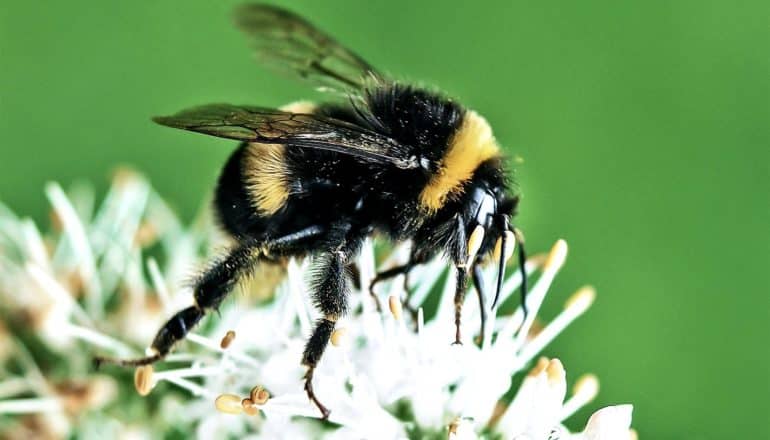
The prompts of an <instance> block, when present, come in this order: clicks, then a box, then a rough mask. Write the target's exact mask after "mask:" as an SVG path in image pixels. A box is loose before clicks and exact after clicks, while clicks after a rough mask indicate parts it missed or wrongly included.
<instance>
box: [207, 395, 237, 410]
mask: <svg viewBox="0 0 770 440" xmlns="http://www.w3.org/2000/svg"><path fill="white" fill-rule="evenodd" d="M214 406H215V407H216V408H217V411H219V412H223V413H225V414H240V413H241V412H243V405H242V404H241V398H240V397H238V396H236V395H235V394H220V395H219V397H217V398H216V400H214Z"/></svg>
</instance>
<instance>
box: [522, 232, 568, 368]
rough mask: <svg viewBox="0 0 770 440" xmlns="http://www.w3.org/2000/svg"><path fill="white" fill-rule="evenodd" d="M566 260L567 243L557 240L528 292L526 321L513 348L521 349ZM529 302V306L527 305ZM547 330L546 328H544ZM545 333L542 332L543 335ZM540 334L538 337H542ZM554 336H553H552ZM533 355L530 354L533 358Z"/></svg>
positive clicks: (525, 359)
mask: <svg viewBox="0 0 770 440" xmlns="http://www.w3.org/2000/svg"><path fill="white" fill-rule="evenodd" d="M566 258H567V242H566V241H564V240H558V241H557V242H556V243H555V244H554V245H553V247H552V248H551V251H550V252H549V253H548V257H546V261H545V263H544V264H543V275H542V276H541V277H540V279H539V280H538V281H537V284H535V287H534V288H532V290H531V291H530V292H529V296H528V298H527V306H528V307H529V314H528V315H527V317H526V319H525V320H524V322H523V323H522V325H521V327H520V328H519V332H518V334H516V339H515V340H514V347H515V348H518V347H521V346H522V345H523V344H524V342H525V340H526V337H527V334H528V333H529V328H530V327H531V326H532V323H533V322H534V321H535V317H536V316H537V312H538V310H540V306H541V305H542V304H543V299H544V298H545V294H546V292H547V291H548V288H549V287H550V286H551V283H552V282H553V279H554V277H555V276H556V272H558V271H559V269H560V268H561V266H562V265H563V264H564V261H565V260H566ZM530 300H531V302H532V303H531V304H530V303H529V302H530ZM546 330H547V328H546ZM545 332H546V331H545V330H544V331H543V334H544V333H545ZM543 334H541V335H540V336H541V337H542V335H543ZM554 336H555V335H554ZM536 353H537V352H535V353H532V355H533V356H534V354H536ZM528 359H529V358H524V359H522V361H523V362H525V363H526V362H527V361H528Z"/></svg>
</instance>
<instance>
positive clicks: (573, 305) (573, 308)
mask: <svg viewBox="0 0 770 440" xmlns="http://www.w3.org/2000/svg"><path fill="white" fill-rule="evenodd" d="M595 297H596V291H595V290H594V289H593V287H590V286H586V287H583V288H581V289H579V290H578V291H577V292H575V293H574V294H573V295H572V296H571V297H570V299H568V300H567V302H566V303H565V308H564V310H563V311H562V312H561V313H560V314H559V315H558V316H556V318H554V320H553V321H551V322H550V323H548V325H546V326H545V328H544V329H543V330H542V331H541V332H540V333H538V334H537V335H536V336H535V337H534V338H533V339H532V340H530V341H528V342H527V343H526V344H525V345H524V346H523V347H522V350H521V353H520V354H519V357H520V358H521V360H522V362H525V363H526V362H529V360H530V359H531V358H532V357H533V356H535V355H537V354H538V353H540V351H541V350H542V349H543V348H544V347H545V346H546V345H548V344H549V343H550V342H551V341H553V339H554V338H556V336H557V335H558V334H559V333H561V332H562V331H563V330H564V329H565V328H566V327H567V326H568V325H570V324H571V323H572V321H574V320H575V319H577V318H578V317H579V316H580V315H582V314H583V313H585V311H586V310H588V307H590V306H591V303H592V302H593V300H594V298H595ZM518 336H519V335H517V338H518Z"/></svg>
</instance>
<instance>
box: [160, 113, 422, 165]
mask: <svg viewBox="0 0 770 440" xmlns="http://www.w3.org/2000/svg"><path fill="white" fill-rule="evenodd" d="M153 120H154V121H155V122H157V123H159V124H161V125H165V126H168V127H174V128H179V129H182V130H189V131H195V132H198V133H204V134H208V135H211V136H217V137H222V138H228V139H237V140H241V141H247V142H257V143H265V144H291V145H292V146H295V147H300V148H314V149H319V150H327V151H335V152H337V153H341V154H347V155H350V156H354V157H358V158H361V159H364V160H368V161H373V162H379V163H390V164H393V165H395V166H396V167H398V168H402V169H410V168H417V167H418V162H417V158H415V157H414V156H410V150H409V148H407V147H405V146H403V145H401V144H399V143H398V142H396V141H395V140H393V139H391V138H390V137H387V136H384V135H381V134H379V133H376V132H374V131H371V130H367V129H365V128H362V127H359V126H357V125H354V124H350V123H348V122H345V121H341V120H338V119H333V118H327V117H324V116H318V115H312V114H300V113H287V112H283V111H280V110H274V109H269V108H262V107H251V106H236V105H230V104H210V105H204V106H201V107H194V108H191V109H188V110H183V111H181V112H179V113H177V114H175V115H173V116H161V117H156V118H153Z"/></svg>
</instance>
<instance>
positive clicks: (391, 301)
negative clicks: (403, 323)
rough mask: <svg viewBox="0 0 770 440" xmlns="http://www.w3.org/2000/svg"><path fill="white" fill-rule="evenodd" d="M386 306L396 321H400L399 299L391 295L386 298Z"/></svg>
mask: <svg viewBox="0 0 770 440" xmlns="http://www.w3.org/2000/svg"><path fill="white" fill-rule="evenodd" d="M388 307H390V313H391V314H392V315H393V318H395V319H396V321H400V320H401V313H402V306H401V300H400V299H398V297H397V296H395V295H391V296H390V297H389V298H388Z"/></svg>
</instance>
